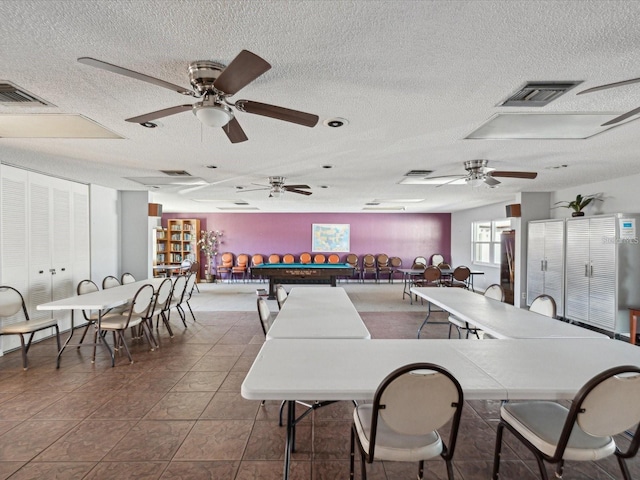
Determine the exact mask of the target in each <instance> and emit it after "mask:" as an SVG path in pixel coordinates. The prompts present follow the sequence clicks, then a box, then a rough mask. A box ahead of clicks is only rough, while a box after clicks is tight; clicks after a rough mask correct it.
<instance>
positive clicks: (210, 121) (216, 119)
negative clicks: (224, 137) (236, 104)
mask: <svg viewBox="0 0 640 480" xmlns="http://www.w3.org/2000/svg"><path fill="white" fill-rule="evenodd" d="M193 114H194V115H195V116H196V117H197V118H198V120H200V121H201V122H202V123H203V124H204V125H206V126H207V127H224V126H225V125H226V124H227V123H229V122H230V121H231V120H232V119H233V112H232V111H231V109H230V108H229V107H227V106H226V105H222V104H218V105H198V106H194V107H193Z"/></svg>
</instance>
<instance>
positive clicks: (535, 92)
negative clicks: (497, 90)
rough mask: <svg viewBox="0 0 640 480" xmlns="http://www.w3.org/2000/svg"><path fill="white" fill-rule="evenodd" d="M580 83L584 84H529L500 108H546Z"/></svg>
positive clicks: (572, 82)
mask: <svg viewBox="0 0 640 480" xmlns="http://www.w3.org/2000/svg"><path fill="white" fill-rule="evenodd" d="M580 83H582V82H581V81H575V82H574V81H567V82H527V83H525V84H524V85H523V86H522V87H520V88H519V89H518V90H517V91H516V92H515V93H513V94H511V95H510V96H509V98H507V99H506V100H505V101H504V102H502V103H501V104H500V105H499V106H501V107H544V106H545V105H548V104H549V103H550V102H552V101H554V100H555V99H557V98H558V97H559V96H560V95H564V94H565V93H567V92H568V91H569V90H571V89H572V88H573V87H575V86H576V85H579V84H580Z"/></svg>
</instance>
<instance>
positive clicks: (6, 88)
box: [0, 82, 52, 106]
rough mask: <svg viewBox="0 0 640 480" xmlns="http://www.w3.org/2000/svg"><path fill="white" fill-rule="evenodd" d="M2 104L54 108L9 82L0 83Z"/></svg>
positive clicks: (0, 100) (0, 101) (0, 102)
mask: <svg viewBox="0 0 640 480" xmlns="http://www.w3.org/2000/svg"><path fill="white" fill-rule="evenodd" d="M0 104H2V105H37V106H42V105H45V106H52V105H51V104H50V103H48V102H45V101H44V100H42V99H41V98H38V97H36V96H35V95H34V94H32V93H29V92H27V91H26V90H24V89H23V88H21V87H18V86H16V85H14V84H12V83H9V82H0Z"/></svg>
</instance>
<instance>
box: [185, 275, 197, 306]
mask: <svg viewBox="0 0 640 480" xmlns="http://www.w3.org/2000/svg"><path fill="white" fill-rule="evenodd" d="M196 278H197V277H196V274H195V273H189V275H187V284H186V285H185V287H184V295H183V297H182V299H183V301H184V302H188V301H189V299H190V298H191V295H193V290H194V288H195V285H196Z"/></svg>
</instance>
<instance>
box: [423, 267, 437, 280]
mask: <svg viewBox="0 0 640 480" xmlns="http://www.w3.org/2000/svg"><path fill="white" fill-rule="evenodd" d="M422 276H423V278H424V279H425V280H427V281H428V282H437V281H438V280H440V277H441V276H442V272H441V271H440V269H439V268H438V267H436V266H434V265H429V266H428V267H427V268H425V269H424V272H423V274H422Z"/></svg>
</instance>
